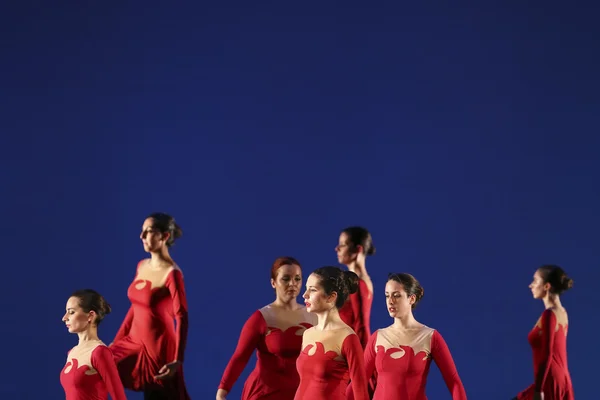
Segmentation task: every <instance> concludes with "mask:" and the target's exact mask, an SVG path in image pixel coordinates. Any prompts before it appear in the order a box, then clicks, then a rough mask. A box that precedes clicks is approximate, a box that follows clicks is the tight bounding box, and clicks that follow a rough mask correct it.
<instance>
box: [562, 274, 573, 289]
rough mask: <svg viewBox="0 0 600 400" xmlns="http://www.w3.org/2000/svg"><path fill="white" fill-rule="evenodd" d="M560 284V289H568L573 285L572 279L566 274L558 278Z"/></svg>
mask: <svg viewBox="0 0 600 400" xmlns="http://www.w3.org/2000/svg"><path fill="white" fill-rule="evenodd" d="M560 284H561V286H562V290H563V291H565V290H569V289H571V288H572V287H573V279H571V278H569V277H568V276H567V274H564V275H563V276H562V277H561V278H560Z"/></svg>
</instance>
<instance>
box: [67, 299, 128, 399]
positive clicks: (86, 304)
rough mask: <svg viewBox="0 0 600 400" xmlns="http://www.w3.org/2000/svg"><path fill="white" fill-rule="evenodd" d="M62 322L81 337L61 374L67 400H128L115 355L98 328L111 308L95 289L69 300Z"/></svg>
mask: <svg viewBox="0 0 600 400" xmlns="http://www.w3.org/2000/svg"><path fill="white" fill-rule="evenodd" d="M66 309H67V310H66V313H65V315H64V317H63V318H62V320H63V322H64V323H65V325H66V326H67V329H68V330H69V333H76V334H77V335H78V336H79V344H77V346H75V347H73V348H72V349H71V350H70V351H69V352H68V353H67V363H66V364H65V366H64V368H63V369H62V371H61V373H60V383H61V385H62V387H63V389H64V391H65V395H66V397H65V398H66V400H84V399H85V400H107V399H108V395H109V394H110V397H111V398H112V399H113V400H126V399H127V398H126V397H125V389H123V384H122V383H121V380H120V379H119V373H118V371H117V366H116V365H115V360H114V359H113V355H112V352H111V351H110V350H109V349H108V347H106V345H105V344H104V343H103V342H102V341H101V340H100V339H99V338H98V325H100V322H102V319H103V318H104V316H105V315H107V314H109V313H110V306H109V305H108V304H107V303H106V301H105V300H104V298H103V297H102V296H100V294H98V293H97V292H95V291H94V290H91V289H85V290H79V291H77V292H75V293H73V294H72V295H71V297H69V300H68V301H67V307H66Z"/></svg>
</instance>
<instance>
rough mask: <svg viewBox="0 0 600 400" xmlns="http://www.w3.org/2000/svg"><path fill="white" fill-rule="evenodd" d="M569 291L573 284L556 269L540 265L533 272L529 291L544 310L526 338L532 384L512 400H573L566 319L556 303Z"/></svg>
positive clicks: (552, 266)
mask: <svg viewBox="0 0 600 400" xmlns="http://www.w3.org/2000/svg"><path fill="white" fill-rule="evenodd" d="M571 287H573V280H572V279H571V278H569V277H568V276H567V274H566V273H565V271H564V270H563V269H562V268H561V267H559V266H558V265H543V266H541V267H540V268H538V269H537V271H535V273H534V275H533V282H531V283H530V284H529V289H530V290H531V293H532V295H533V298H534V299H537V300H542V301H543V302H544V308H545V309H544V311H543V312H542V315H541V316H540V318H539V319H538V320H537V322H536V324H535V325H534V327H533V329H532V330H531V331H530V332H529V335H528V337H527V338H528V340H529V344H530V345H531V349H532V350H533V373H534V383H533V384H532V385H531V386H529V387H528V388H527V389H525V390H524V391H522V392H521V393H519V394H518V395H517V396H516V397H515V398H514V399H513V400H542V399H543V400H573V399H575V395H574V394H573V384H572V382H571V374H570V373H569V367H568V363H567V331H568V328H569V319H568V315H567V310H565V308H564V307H563V305H562V303H561V301H560V296H561V295H562V294H563V293H564V292H566V291H567V290H569V289H570V288H571Z"/></svg>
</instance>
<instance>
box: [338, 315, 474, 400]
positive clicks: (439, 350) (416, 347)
mask: <svg viewBox="0 0 600 400" xmlns="http://www.w3.org/2000/svg"><path fill="white" fill-rule="evenodd" d="M364 357H365V372H366V374H367V376H371V374H372V373H373V371H377V385H376V388H375V393H374V395H373V400H387V399H402V400H427V396H426V395H425V386H426V383H427V375H428V373H429V368H430V367H431V361H435V363H436V365H437V366H438V368H439V369H440V372H441V373H442V377H443V378H444V381H445V382H446V386H448V390H449V391H450V394H451V395H452V399H453V400H467V395H466V392H465V388H464V386H463V384H462V382H461V380H460V377H459V375H458V372H457V370H456V365H455V364H454V360H453V359H452V355H451V354H450V350H449V349H448V346H447V344H446V342H445V341H444V339H443V337H442V335H440V333H439V332H438V331H436V330H434V329H432V328H429V327H427V326H423V327H422V328H421V329H419V330H418V331H414V332H411V333H408V334H403V333H401V332H400V331H398V330H397V329H395V328H394V327H391V326H390V327H387V328H383V329H379V330H377V331H375V332H374V333H373V335H372V336H371V338H370V340H369V343H368V345H367V348H366V349H365V355H364ZM348 399H352V397H351V396H348Z"/></svg>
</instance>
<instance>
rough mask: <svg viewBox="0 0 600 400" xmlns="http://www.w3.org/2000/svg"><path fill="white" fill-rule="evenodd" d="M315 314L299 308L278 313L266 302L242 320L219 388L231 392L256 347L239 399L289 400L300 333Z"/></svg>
mask: <svg viewBox="0 0 600 400" xmlns="http://www.w3.org/2000/svg"><path fill="white" fill-rule="evenodd" d="M315 323H316V316H314V315H313V314H310V313H309V312H307V311H306V308H302V309H300V310H298V311H295V312H294V311H287V312H281V311H278V310H276V309H275V308H274V307H272V306H270V305H268V306H265V307H263V308H261V309H260V310H257V311H255V312H254V313H253V314H252V316H250V318H249V319H248V321H246V323H245V324H244V327H243V328H242V332H241V334H240V338H239V341H238V345H237V348H236V349H235V352H234V353H233V356H232V357H231V360H230V361H229V364H227V367H226V368H225V372H224V373H223V377H222V378H221V383H220V385H219V389H224V390H227V391H228V392H229V391H231V388H232V387H233V385H234V383H235V381H236V380H237V379H238V378H239V376H240V374H241V373H242V371H243V370H244V368H245V367H246V364H247V363H248V360H249V359H250V357H251V356H252V353H253V352H254V351H255V350H256V356H257V358H256V366H255V368H254V370H253V371H252V373H250V376H248V379H247V380H246V383H245V384H244V389H243V392H242V400H293V398H294V395H295V393H296V389H297V388H298V383H299V382H300V378H299V376H298V372H297V370H296V358H297V357H298V354H300V349H301V345H302V334H303V333H304V331H305V330H306V329H308V328H310V327H312V326H313V325H314V324H315Z"/></svg>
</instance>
